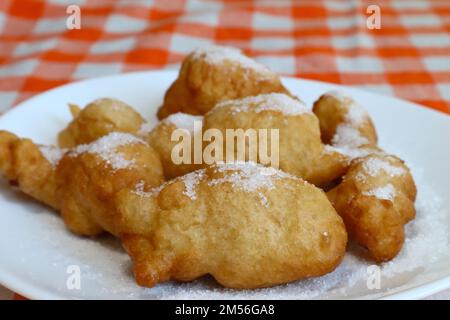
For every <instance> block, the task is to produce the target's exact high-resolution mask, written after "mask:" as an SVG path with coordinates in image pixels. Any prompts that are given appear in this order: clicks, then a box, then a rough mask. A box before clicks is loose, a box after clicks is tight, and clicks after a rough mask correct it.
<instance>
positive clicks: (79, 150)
mask: <svg viewBox="0 0 450 320" xmlns="http://www.w3.org/2000/svg"><path fill="white" fill-rule="evenodd" d="M130 144H146V142H144V141H143V140H141V139H139V138H137V137H136V136H133V135H132V134H129V133H123V132H112V133H110V134H108V135H106V136H104V137H102V138H100V139H98V140H96V141H94V142H92V143H90V144H82V145H79V146H77V147H76V148H75V149H73V150H71V151H70V155H72V156H77V155H80V154H83V153H90V154H95V155H98V156H99V157H100V158H102V159H103V160H104V161H105V162H106V163H107V164H108V165H110V166H111V168H112V169H113V170H118V169H125V168H130V167H132V166H133V165H134V162H135V161H134V159H125V157H124V154H123V153H121V152H118V151H117V148H119V147H121V146H125V145H130Z"/></svg>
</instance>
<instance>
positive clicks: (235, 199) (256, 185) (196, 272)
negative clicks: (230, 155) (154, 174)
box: [116, 162, 347, 289]
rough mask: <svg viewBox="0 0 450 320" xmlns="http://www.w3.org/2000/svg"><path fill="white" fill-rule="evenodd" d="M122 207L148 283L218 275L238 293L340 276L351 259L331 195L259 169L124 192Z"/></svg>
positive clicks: (226, 169) (141, 279)
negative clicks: (344, 261)
mask: <svg viewBox="0 0 450 320" xmlns="http://www.w3.org/2000/svg"><path fill="white" fill-rule="evenodd" d="M116 205H117V207H118V211H119V214H118V215H117V217H118V219H119V220H120V221H119V222H118V224H120V225H121V226H123V230H122V231H123V233H122V234H121V236H120V237H121V238H122V240H123V244H124V247H125V248H126V250H127V251H128V253H129V254H130V256H131V258H132V260H133V262H134V273H135V276H136V279H137V282H138V284H140V285H142V286H147V287H152V286H155V285H156V284H157V283H160V282H163V281H168V280H171V279H172V280H179V281H191V280H194V279H196V278H198V277H200V276H202V275H206V274H210V275H212V276H213V277H214V278H215V279H216V280H217V281H218V282H219V283H220V284H222V285H223V286H225V287H229V288H239V289H243V288H259V287H269V286H273V285H277V284H282V283H287V282H290V281H295V280H298V279H302V278H305V277H313V276H320V275H323V274H326V273H328V272H331V271H332V270H334V269H335V268H336V266H337V265H338V264H339V263H340V261H341V259H342V257H343V255H344V253H345V247H346V242H347V234H346V231H345V227H344V224H343V222H342V220H341V218H340V217H339V215H338V214H337V213H336V211H335V210H334V208H333V207H332V206H331V204H330V202H329V201H328V199H327V197H326V196H325V194H324V192H323V191H322V190H320V189H318V188H316V187H314V186H313V185H311V184H309V183H307V182H305V181H303V180H302V179H300V178H297V177H294V176H291V175H289V174H286V173H284V172H282V171H279V170H276V169H274V168H269V167H264V166H261V165H258V164H255V163H251V162H247V163H235V164H217V165H213V166H210V167H208V168H206V169H201V170H197V171H194V172H192V173H189V174H187V175H185V176H183V177H179V178H177V179H174V180H172V181H170V182H168V183H166V184H164V185H162V186H161V187H159V188H156V189H155V188H153V189H151V188H148V187H147V186H145V187H142V186H139V187H138V188H136V189H134V190H122V191H121V192H120V193H119V194H118V196H117V199H116Z"/></svg>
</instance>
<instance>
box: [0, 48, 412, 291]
mask: <svg viewBox="0 0 450 320" xmlns="http://www.w3.org/2000/svg"><path fill="white" fill-rule="evenodd" d="M70 111H71V113H72V116H73V120H72V121H71V122H70V123H69V124H68V126H67V127H66V128H65V129H64V130H62V131H61V132H60V134H59V136H58V144H59V145H58V146H43V145H39V144H35V143H33V142H32V141H31V140H29V139H22V138H19V137H17V136H15V135H14V134H12V133H10V132H6V131H1V132H0V171H1V172H2V174H3V175H4V176H5V177H6V179H8V180H9V181H10V182H11V184H12V185H14V186H17V187H18V188H19V189H20V190H22V191H23V192H24V193H26V194H28V195H30V196H31V197H33V198H34V199H36V200H38V201H40V202H42V203H44V204H46V205H48V206H50V207H52V208H54V209H55V210H57V211H59V212H60V214H61V217H62V218H63V220H64V222H65V224H66V225H67V227H68V229H69V230H70V231H72V232H74V233H75V234H78V235H81V236H96V235H99V234H101V233H103V232H105V231H106V232H108V233H110V234H112V235H114V236H116V237H118V238H120V239H121V241H122V242H123V245H124V247H125V249H126V250H127V252H128V253H129V255H130V257H131V259H132V260H133V265H134V274H135V276H136V279H137V282H138V283H139V284H140V285H142V286H147V287H152V286H154V285H156V284H157V283H159V282H163V281H168V280H179V281H191V280H194V279H196V278H198V277H201V276H203V275H206V274H210V275H212V276H213V277H214V278H215V279H216V280H217V281H218V282H219V283H220V284H222V285H223V286H225V287H229V288H259V287H268V286H273V285H277V284H282V283H287V282H290V281H295V280H299V279H302V278H305V277H313V276H320V275H324V274H326V273H329V272H331V271H333V270H334V269H335V268H336V267H337V266H338V265H339V263H340V262H341V260H342V258H343V256H344V254H345V251H346V245H347V234H348V235H349V237H350V238H351V239H353V240H355V241H356V242H357V243H358V244H360V245H361V246H363V247H365V248H366V249H367V253H368V256H369V257H370V258H372V259H373V260H375V261H376V262H382V261H387V260H390V259H392V258H394V257H395V256H396V255H397V253H398V252H399V251H400V250H401V247H402V244H403V242H404V225H405V224H406V223H407V222H408V221H410V220H411V219H413V218H414V216H415V208H414V201H415V197H416V188H415V184H414V180H413V178H412V175H411V173H410V171H409V169H408V167H407V166H406V165H405V163H404V162H403V161H402V160H401V159H399V158H397V157H395V156H393V155H389V154H386V153H385V152H383V150H381V149H380V148H379V147H378V146H377V135H376V131H375V127H374V124H373V122H372V121H371V119H370V117H369V115H368V114H367V112H366V111H365V110H364V109H363V108H362V107H361V106H360V105H359V104H358V103H357V102H355V101H354V100H353V99H352V98H351V97H348V96H346V95H343V94H341V93H339V92H328V93H325V94H324V95H322V96H321V97H320V98H319V99H318V100H317V101H316V102H315V103H314V107H313V109H312V111H311V110H309V109H308V108H307V107H306V106H305V105H304V103H303V102H302V101H301V100H300V99H299V98H297V97H295V96H294V95H293V94H291V93H290V92H289V91H288V90H287V89H286V88H285V87H284V86H283V85H282V83H281V80H280V78H279V76H278V75H276V74H275V73H273V72H271V71H270V70H269V69H268V68H266V67H265V66H262V65H260V64H258V63H257V62H255V61H253V60H251V59H250V58H248V57H246V56H244V55H243V54H241V52H240V51H238V50H236V49H233V48H227V47H218V46H211V47H206V48H202V49H198V50H196V51H194V52H193V53H191V54H190V55H188V56H187V57H186V58H185V60H184V61H183V64H182V67H181V70H180V73H179V76H178V78H177V79H176V80H175V82H174V83H173V84H172V85H171V86H170V88H169V89H168V91H167V92H166V95H165V97H164V103H163V105H162V106H161V107H160V108H159V111H158V117H159V118H160V120H161V121H160V122H159V123H158V124H157V125H155V126H150V125H149V124H148V123H146V121H145V120H144V119H143V118H142V117H141V115H139V114H138V113H137V112H136V111H135V110H134V109H133V108H132V107H130V106H128V105H127V104H126V103H124V102H121V101H118V100H116V99H110V98H102V99H98V100H95V101H93V102H92V103H90V104H88V105H87V106H86V107H85V108H83V109H81V108H79V107H78V106H76V105H70ZM194 121H201V123H202V130H207V129H211V128H214V129H217V130H219V131H220V132H225V130H226V129H244V130H246V129H249V128H253V129H278V130H279V167H278V168H272V167H269V166H267V165H266V163H264V162H263V161H262V159H259V158H258V159H253V160H254V161H246V160H249V159H244V161H235V162H218V163H212V164H188V163H185V164H175V163H174V162H173V161H172V159H171V152H172V149H173V147H174V146H175V144H176V143H177V142H176V141H172V139H171V136H172V133H173V132H174V130H176V129H178V128H181V129H185V130H189V131H190V132H193V130H194V128H193V125H194ZM224 136H225V135H224ZM258 162H259V163H258Z"/></svg>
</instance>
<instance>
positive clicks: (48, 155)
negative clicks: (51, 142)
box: [39, 145, 67, 168]
mask: <svg viewBox="0 0 450 320" xmlns="http://www.w3.org/2000/svg"><path fill="white" fill-rule="evenodd" d="M39 151H40V152H41V154H42V155H43V156H44V158H45V159H47V161H48V162H49V163H50V164H51V165H52V167H53V168H55V167H56V166H57V165H58V163H59V161H60V160H61V159H62V157H63V156H64V153H66V151H67V149H60V148H58V147H54V146H44V145H40V146H39Z"/></svg>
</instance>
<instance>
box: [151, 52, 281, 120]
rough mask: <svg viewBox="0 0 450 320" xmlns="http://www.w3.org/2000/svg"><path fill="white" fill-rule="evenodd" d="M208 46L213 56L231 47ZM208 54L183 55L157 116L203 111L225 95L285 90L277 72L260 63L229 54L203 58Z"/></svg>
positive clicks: (197, 113)
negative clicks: (241, 60)
mask: <svg viewBox="0 0 450 320" xmlns="http://www.w3.org/2000/svg"><path fill="white" fill-rule="evenodd" d="M210 50H213V51H212V52H213V53H212V54H214V55H215V56H217V55H224V56H226V55H227V54H226V52H227V51H229V50H234V49H230V48H222V47H214V48H212V49H210ZM210 54H211V52H209V51H205V52H204V53H203V54H202V53H200V51H197V52H196V51H194V52H193V53H191V54H190V55H188V56H187V57H186V58H185V59H184V61H183V64H182V66H181V70H180V73H179V75H178V78H177V79H176V80H175V82H174V83H173V84H172V85H171V86H170V88H169V89H168V90H167V92H166V94H165V96H164V103H163V105H162V106H161V107H160V108H159V110H158V118H159V119H164V118H166V117H167V116H169V115H171V114H173V113H177V112H183V113H188V114H193V115H203V114H205V113H206V112H208V111H209V110H211V109H212V108H213V107H214V106H215V105H216V104H217V103H218V102H221V101H224V100H228V99H238V98H243V97H248V96H253V95H257V94H261V93H269V92H282V93H288V90H287V89H286V88H285V87H284V86H283V85H282V83H281V81H280V78H279V77H278V75H277V74H275V73H273V72H270V71H269V70H263V71H261V70H260V69H262V68H263V67H262V66H260V65H259V68H251V67H247V66H246V65H242V64H240V63H238V62H237V61H236V60H234V59H231V58H230V59H228V58H225V59H221V60H220V61H219V62H217V61H211V60H210V59H208V58H207V56H208V55H210ZM242 57H243V56H242ZM245 59H249V58H247V57H245ZM253 63H254V64H256V62H254V61H253Z"/></svg>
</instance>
